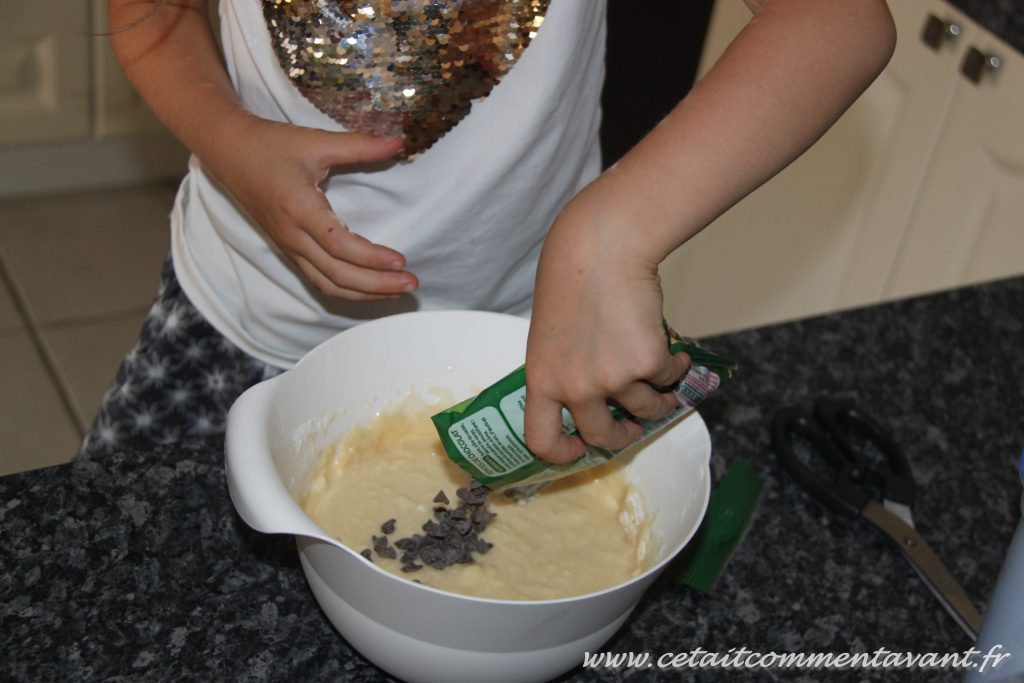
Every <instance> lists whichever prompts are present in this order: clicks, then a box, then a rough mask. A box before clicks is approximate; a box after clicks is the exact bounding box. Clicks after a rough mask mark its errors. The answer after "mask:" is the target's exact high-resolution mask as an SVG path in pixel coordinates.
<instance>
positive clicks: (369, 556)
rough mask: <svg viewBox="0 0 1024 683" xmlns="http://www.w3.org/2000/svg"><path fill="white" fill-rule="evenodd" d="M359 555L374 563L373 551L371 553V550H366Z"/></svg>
mask: <svg viewBox="0 0 1024 683" xmlns="http://www.w3.org/2000/svg"><path fill="white" fill-rule="evenodd" d="M359 554H360V555H362V556H363V557H365V558H366V559H368V560H369V561H370V562H373V551H371V550H370V549H369V548H366V549H365V550H360V551H359Z"/></svg>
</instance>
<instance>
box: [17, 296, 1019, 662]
mask: <svg viewBox="0 0 1024 683" xmlns="http://www.w3.org/2000/svg"><path fill="white" fill-rule="evenodd" d="M1022 338H1024V279H1014V280H1008V281H1003V282H998V283H993V284H989V285H985V286H981V287H975V288H968V289H964V290H960V291H956V292H951V293H944V294H940V295H934V296H930V297H925V298H921V299H914V300H909V301H903V302H899V303H894V304H889V305H884V306H878V307H872V308H867V309H862V310H855V311H850V312H846V313H843V314H837V315H832V316H828V317H822V318H815V319H811V320H806V321H802V322H797V323H792V324H786V325H780V326H774V327H768V328H763V329H758V330H753V331H749V332H744V333H738V334H732V335H727V336H722V337H719V338H716V339H709V340H706V341H707V343H708V346H709V347H711V348H714V349H716V350H718V351H721V352H723V353H727V354H733V355H735V356H736V357H737V358H739V359H740V360H741V362H742V368H741V373H740V375H739V377H738V379H737V380H736V381H735V382H734V383H733V384H732V385H730V386H728V387H727V388H726V389H725V390H724V391H723V392H722V393H721V394H720V395H719V396H718V397H716V398H715V399H713V400H712V401H711V402H709V403H708V404H706V406H704V409H703V411H702V412H703V415H704V419H705V420H706V422H707V423H708V425H709V427H710V429H711V434H712V441H713V444H714V455H713V458H712V469H713V473H714V477H715V479H716V480H717V479H718V478H719V477H720V476H721V475H722V473H723V472H724V470H725V469H726V467H727V466H728V465H729V464H730V463H731V462H733V461H735V460H737V459H743V460H745V461H746V462H747V463H749V464H750V465H752V466H753V467H754V468H755V469H756V470H757V471H758V472H759V473H760V474H761V475H762V476H763V477H764V479H765V480H766V486H765V491H764V495H763V498H762V502H761V506H760V508H759V510H758V511H757V513H756V515H755V517H754V520H753V523H752V525H751V528H750V530H749V533H748V535H747V537H746V538H745V540H744V541H743V543H742V544H741V545H740V547H739V548H738V550H737V551H736V553H735V554H734V556H733V558H732V560H731V562H730V564H729V565H728V566H727V567H726V569H725V571H724V573H723V575H722V576H721V578H720V580H719V582H718V585H717V586H716V587H715V589H714V590H713V592H712V593H711V594H709V595H704V594H700V593H697V592H696V591H693V590H692V589H689V588H682V587H679V586H677V585H675V582H674V577H675V574H677V573H678V569H679V567H678V566H677V565H670V566H669V568H668V570H667V571H666V572H665V573H664V574H663V575H662V578H661V579H660V580H659V581H658V582H657V583H656V584H655V585H654V587H653V588H652V589H651V590H650V591H649V592H648V594H647V595H646V596H645V598H644V599H643V601H642V602H641V604H640V606H639V607H638V608H637V610H636V611H635V612H634V614H633V615H632V617H631V618H630V619H629V620H628V622H627V623H626V625H625V626H624V627H623V628H622V630H621V631H620V632H619V633H618V634H616V635H615V636H614V638H613V639H612V640H611V642H610V643H609V644H608V646H607V647H608V649H610V650H614V651H617V652H629V651H634V652H650V653H652V654H654V655H659V654H662V653H665V652H688V651H690V650H692V649H694V648H697V647H701V648H704V649H705V650H709V651H717V652H727V651H728V650H729V649H730V648H735V649H739V648H741V647H746V648H749V649H751V650H756V651H760V652H768V651H771V650H775V651H777V652H819V651H832V652H872V651H874V650H876V649H878V648H881V647H884V648H886V649H888V650H891V651H897V652H918V653H923V652H937V653H948V652H960V651H963V650H965V649H967V648H968V647H969V645H970V643H969V642H968V640H967V637H966V636H965V635H964V633H963V632H962V631H961V630H960V629H959V627H957V626H956V624H955V623H954V622H953V621H952V619H951V618H950V617H949V616H948V615H947V614H946V613H945V612H944V611H943V610H942V608H941V607H940V606H939V605H938V603H937V602H936V601H935V599H934V598H933V597H932V595H931V593H930V592H929V591H928V590H927V589H926V588H925V586H924V585H923V584H922V583H921V581H920V580H919V579H918V577H917V575H916V574H914V572H913V571H912V570H911V568H910V566H909V565H908V564H907V563H906V561H905V560H904V559H903V558H902V556H901V555H900V553H899V552H898V551H897V549H896V548H895V546H894V545H893V544H892V543H891V542H890V541H888V540H887V539H886V538H885V537H884V536H883V535H882V534H881V533H880V532H879V531H877V530H876V529H875V528H874V527H872V526H871V525H870V524H869V523H867V522H866V521H863V520H858V519H847V518H842V517H839V516H838V515H836V514H833V513H832V512H830V511H829V510H828V509H826V508H825V507H824V506H823V505H822V504H820V503H819V502H817V500H815V499H813V498H811V497H810V496H809V495H808V494H806V493H805V492H804V491H803V489H801V488H800V487H799V486H797V485H796V484H795V483H793V481H792V480H791V479H789V477H788V476H787V475H786V474H785V473H782V472H780V470H779V468H778V467H777V464H776V460H775V457H774V455H773V453H772V452H771V449H770V447H769V443H768V433H767V427H768V423H769V420H770V417H771V415H772V413H773V411H774V410H775V409H776V408H777V407H779V406H782V405H784V404H791V403H802V404H805V405H807V404H809V403H810V401H811V400H812V399H813V398H814V397H816V396H820V395H824V394H828V395H834V396H840V397H847V398H853V399H856V400H857V401H860V402H861V403H863V404H865V405H867V406H871V408H872V410H873V411H874V413H875V414H876V415H877V416H879V417H880V418H881V419H882V421H883V422H884V423H885V424H886V425H887V426H888V427H889V429H890V430H891V431H892V432H893V433H894V434H895V435H896V436H897V438H898V440H899V441H900V442H901V443H902V444H903V445H904V448H905V451H906V454H907V456H908V458H909V459H910V461H911V463H912V465H913V468H914V471H915V472H916V475H917V480H918V483H919V492H918V503H917V507H916V515H915V517H916V520H917V524H918V528H919V530H920V531H921V533H922V534H923V536H924V537H925V538H926V539H927V540H928V542H929V543H930V544H931V545H932V547H933V548H934V550H935V551H936V552H937V553H938V555H939V556H940V557H941V558H943V560H944V561H945V562H946V564H947V565H948V566H949V567H950V569H951V570H952V572H953V574H954V575H955V576H956V577H957V578H958V579H959V581H960V582H961V584H962V585H963V586H964V588H965V590H966V591H967V593H968V594H969V595H970V596H971V597H972V598H973V599H974V601H975V602H976V604H978V605H979V607H980V608H981V609H982V610H984V608H985V607H986V601H987V597H988V596H989V594H990V593H991V591H992V588H993V586H994V585H995V581H996V577H997V573H998V569H999V566H1000V564H1001V561H1002V556H1003V553H1004V552H1005V550H1006V548H1007V546H1008V544H1009V540H1010V537H1011V535H1012V533H1013V529H1014V527H1015V525H1016V520H1017V516H1018V509H1019V497H1020V486H1019V484H1018V483H1017V481H1016V478H1015V475H1014V463H1015V460H1016V457H1017V455H1018V454H1019V453H1020V449H1021V447H1022V446H1024V393H1022V392H1024V357H1022V355H1021V339H1022ZM0 539H2V543H0V643H2V646H0V680H3V681H58V680H59V681H76V680H87V681H100V680H102V681H111V680H131V681H135V680H140V681H191V680H196V681H222V680H232V681H234V680H251V681H326V680H348V681H371V680H379V679H382V678H386V677H385V676H384V675H383V674H382V673H381V672H380V671H379V670H378V669H376V668H374V667H373V666H372V665H370V664H368V663H367V662H366V660H364V659H363V658H362V657H361V656H360V655H358V654H357V653H355V652H353V650H352V649H351V648H350V647H349V646H348V645H347V644H346V643H345V642H344V641H343V640H342V639H341V637H340V636H338V635H337V633H336V632H335V631H334V629H333V628H332V627H331V625H330V624H329V622H328V621H327V619H326V618H325V617H324V616H323V614H322V613H321V612H320V610H319V609H318V607H317V605H316V603H315V601H314V600H313V597H312V595H311V593H310V591H309V589H308V588H307V586H306V583H305V579H304V577H303V575H302V572H301V570H300V568H299V565H298V559H297V555H296V552H295V548H294V545H293V543H292V541H291V540H290V539H288V538H283V537H268V536H263V535H260V534H257V533H255V532H252V531H250V530H248V529H247V528H246V527H245V526H244V525H243V524H242V523H241V522H240V521H239V519H238V517H237V516H236V514H235V513H234V510H233V508H232V507H231V503H230V501H229V499H228V495H227V490H226V486H225V482H224V469H223V459H222V450H221V444H220V443H216V442H204V443H194V444H188V445H183V446H179V447H175V448H170V449H162V450H158V451H156V452H148V453H122V454H119V455H117V456H114V457H111V458H109V459H106V460H102V461H99V462H76V463H73V464H71V465H66V466H62V467H56V468H49V469H44V470H38V471H34V472H28V473H24V474H19V475H14V476H9V477H4V478H0ZM961 673H962V672H956V671H952V670H931V671H885V670H868V671H857V672H854V673H850V674H840V673H838V672H835V671H828V672H821V671H819V672H814V671H810V672H808V671H804V672H792V671H790V672H787V671H781V670H757V671H736V670H729V671H725V670H708V671H702V672H700V674H699V679H700V680H722V681H745V680H758V681H761V680H886V681H888V680H895V681H905V680H927V681H954V680H959V679H960V677H961ZM692 674H693V672H691V671H665V672H658V671H657V670H642V671H610V670H602V671H596V670H589V671H582V670H577V671H575V672H571V673H570V674H568V675H567V676H566V677H565V680H572V681H576V680H579V681H591V680H604V681H619V680H645V681H646V680H680V679H684V680H685V679H688V678H689V677H690V676H692ZM844 676H848V677H847V678H844ZM485 678H486V676H484V677H482V678H481V680H484V679H485Z"/></svg>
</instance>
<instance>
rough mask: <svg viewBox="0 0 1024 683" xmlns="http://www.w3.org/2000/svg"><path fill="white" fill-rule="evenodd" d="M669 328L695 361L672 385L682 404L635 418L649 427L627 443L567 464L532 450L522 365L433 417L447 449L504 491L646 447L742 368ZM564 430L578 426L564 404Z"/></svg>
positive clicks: (590, 450) (676, 346)
mask: <svg viewBox="0 0 1024 683" xmlns="http://www.w3.org/2000/svg"><path fill="white" fill-rule="evenodd" d="M665 331H666V335H667V337H668V345H669V350H670V351H671V352H672V353H679V352H680V351H685V352H686V353H687V354H688V355H689V356H690V360H691V361H692V365H691V367H690V370H689V372H687V374H686V376H685V377H683V379H682V380H681V381H680V382H679V384H678V385H677V386H676V387H674V388H673V389H672V392H673V393H674V394H675V395H676V397H677V398H678V399H679V406H678V407H677V408H676V409H675V410H673V411H672V412H671V413H669V414H668V415H666V416H665V417H663V418H660V419H657V420H643V419H638V418H631V419H634V420H636V422H637V423H638V424H639V425H640V426H641V427H642V428H643V433H642V435H641V437H640V438H639V439H638V440H637V441H635V442H634V443H633V444H631V445H630V446H628V447H627V448H626V449H619V450H611V449H607V448H599V447H596V446H588V447H587V450H586V452H585V453H584V454H583V455H582V456H581V457H580V458H578V459H576V460H574V461H573V462H570V463H565V464H562V465H555V464H553V463H550V462H548V461H546V460H543V459H542V458H539V457H537V456H536V455H534V454H533V453H532V452H530V450H529V449H528V448H527V447H526V437H525V436H524V434H525V431H524V422H525V420H524V417H525V407H526V367H525V366H520V367H519V368H517V369H516V370H514V371H512V372H511V373H509V374H508V375H506V376H505V377H503V378H501V379H500V380H498V381H497V382H495V383H494V384H492V385H491V386H489V387H487V388H486V389H484V390H483V391H481V392H480V393H479V394H477V395H476V396H473V397H471V398H468V399H466V400H465V401H462V402H461V403H458V404H456V405H454V406H452V407H450V408H447V409H445V410H443V411H441V412H440V413H437V414H436V415H434V416H432V417H431V420H433V422H434V427H435V428H436V429H437V433H438V435H439V436H440V437H441V443H442V444H443V445H444V449H445V452H446V453H447V454H448V457H449V458H451V460H452V461H453V462H454V463H455V464H457V465H458V466H459V467H460V468H462V469H463V470H464V471H466V472H467V473H469V475H470V476H471V477H473V478H474V479H475V480H476V481H478V482H480V483H481V484H484V485H486V486H487V487H489V488H490V489H491V490H494V491H498V490H502V489H509V488H510V487H516V489H517V490H520V489H523V488H524V487H528V486H533V485H539V484H543V483H545V482H548V481H552V480H555V479H560V478H561V477H564V476H567V475H569V474H572V473H573V472H579V471H580V470H584V469H587V468H589V467H594V466H596V465H600V464H601V463H604V462H607V461H608V460H610V459H611V458H613V457H615V456H616V455H618V454H619V453H621V452H623V451H625V450H632V449H635V448H638V447H640V446H641V445H643V444H644V443H645V442H646V441H648V440H649V439H651V438H652V437H654V436H655V435H656V434H658V433H660V432H662V431H664V430H665V429H668V428H669V427H671V426H672V425H674V424H676V423H677V422H678V421H679V420H681V419H683V418H684V417H685V416H686V415H688V414H689V413H691V412H693V410H694V408H696V406H697V405H699V404H700V403H701V402H703V401H704V399H706V398H707V397H708V396H710V395H711V394H712V393H713V392H714V391H715V390H717V389H718V387H720V386H722V385H723V384H725V383H726V382H728V381H730V380H731V379H732V377H733V373H734V372H735V370H736V361H734V360H732V359H730V358H726V357H725V356H720V355H718V354H716V353H712V352H711V351H708V350H707V349H705V348H703V347H701V346H700V345H699V344H698V343H697V342H696V341H694V340H692V339H686V338H683V337H680V336H679V335H678V334H676V333H675V332H674V331H673V330H672V329H671V328H670V327H668V325H666V326H665ZM609 410H611V411H612V414H613V415H614V416H615V417H616V419H622V418H625V417H627V415H625V413H624V411H622V410H621V408H619V407H617V406H612V405H609ZM562 430H563V431H564V432H565V433H566V434H574V433H575V432H576V427H575V424H574V423H573V420H572V415H570V414H569V411H567V410H564V409H563V411H562Z"/></svg>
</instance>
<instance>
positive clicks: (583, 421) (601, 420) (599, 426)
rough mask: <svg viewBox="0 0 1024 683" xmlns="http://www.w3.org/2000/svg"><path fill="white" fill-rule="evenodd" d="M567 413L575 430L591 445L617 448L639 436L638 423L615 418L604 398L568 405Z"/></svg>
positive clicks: (626, 444)
mask: <svg viewBox="0 0 1024 683" xmlns="http://www.w3.org/2000/svg"><path fill="white" fill-rule="evenodd" d="M569 413H570V414H571V415H572V419H573V421H575V422H576V431H578V432H579V434H580V436H581V437H583V441H584V442H586V443H588V444H590V445H591V446H598V447H599V448H609V449H612V450H617V449H619V448H625V447H626V446H628V445H629V444H631V443H633V441H635V440H636V438H637V437H638V436H640V431H641V430H640V425H638V424H637V423H635V422H633V421H632V420H616V419H615V418H614V417H612V413H611V411H610V410H608V404H607V403H606V402H605V398H604V397H603V396H602V397H596V398H594V399H592V400H590V401H586V402H584V403H578V404H570V405H569Z"/></svg>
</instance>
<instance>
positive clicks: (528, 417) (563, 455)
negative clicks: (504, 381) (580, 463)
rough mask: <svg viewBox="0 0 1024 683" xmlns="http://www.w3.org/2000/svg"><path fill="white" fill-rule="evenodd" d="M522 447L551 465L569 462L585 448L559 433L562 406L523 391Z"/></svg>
mask: <svg viewBox="0 0 1024 683" xmlns="http://www.w3.org/2000/svg"><path fill="white" fill-rule="evenodd" d="M524 412H525V418H524V419H525V421H526V424H525V430H524V431H525V436H526V446H527V448H529V449H530V450H531V451H533V452H534V453H536V454H537V455H539V456H540V457H542V458H544V459H545V460H549V461H550V462H554V463H564V462H572V461H573V460H575V459H576V458H578V457H579V456H581V455H583V451H584V450H585V449H586V445H585V444H584V443H583V441H582V439H580V438H579V437H578V436H566V435H565V434H563V433H562V404H561V403H560V402H559V401H554V400H552V399H550V398H548V397H547V396H545V395H544V394H541V393H538V392H537V391H535V390H531V389H530V387H529V386H528V387H527V388H526V408H525V411H524Z"/></svg>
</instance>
